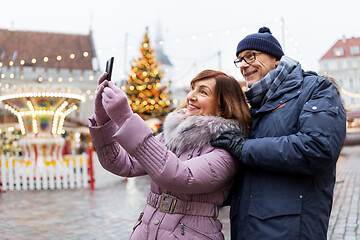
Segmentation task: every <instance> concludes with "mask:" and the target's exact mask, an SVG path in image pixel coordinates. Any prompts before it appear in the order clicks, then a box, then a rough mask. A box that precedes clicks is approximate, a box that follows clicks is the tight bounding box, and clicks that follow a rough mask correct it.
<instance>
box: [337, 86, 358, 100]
mask: <svg viewBox="0 0 360 240" xmlns="http://www.w3.org/2000/svg"><path fill="white" fill-rule="evenodd" d="M340 91H341V93H342V94H344V95H346V96H348V97H351V98H360V94H359V93H352V92H349V91H348V90H346V89H345V88H343V87H340Z"/></svg>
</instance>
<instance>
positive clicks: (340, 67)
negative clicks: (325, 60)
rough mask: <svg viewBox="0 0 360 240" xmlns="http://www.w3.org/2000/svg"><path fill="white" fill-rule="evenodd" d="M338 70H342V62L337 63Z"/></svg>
mask: <svg viewBox="0 0 360 240" xmlns="http://www.w3.org/2000/svg"><path fill="white" fill-rule="evenodd" d="M337 68H338V70H341V69H342V62H341V61H338V62H337Z"/></svg>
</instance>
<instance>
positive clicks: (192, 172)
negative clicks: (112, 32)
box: [89, 70, 251, 240]
mask: <svg viewBox="0 0 360 240" xmlns="http://www.w3.org/2000/svg"><path fill="white" fill-rule="evenodd" d="M105 77H106V73H104V74H103V75H102V76H101V77H100V79H99V84H100V85H99V87H98V89H97V93H96V97H95V111H94V115H93V116H92V117H90V118H89V128H90V136H91V139H92V141H93V144H94V146H95V148H96V149H97V154H98V157H99V161H100V163H101V165H102V166H103V167H104V168H105V169H107V170H108V171H110V172H112V173H114V174H117V175H119V176H123V177H136V176H143V175H149V176H150V179H151V180H150V182H151V189H150V193H149V195H148V198H147V203H146V206H145V208H144V210H143V212H142V213H141V214H140V217H139V219H138V221H137V223H136V225H135V227H134V230H133V232H132V234H131V236H130V239H139V240H145V239H149V240H154V239H165V240H169V239H214V240H215V239H224V236H223V234H222V232H221V230H222V224H221V223H220V221H219V220H218V219H217V217H218V213H219V207H220V206H221V205H222V204H223V202H224V201H225V199H226V198H227V196H228V193H229V189H230V187H231V184H232V181H233V177H234V176H235V174H236V172H237V170H238V168H239V164H238V161H237V160H236V159H234V158H233V157H232V156H231V155H230V154H229V153H228V152H227V151H225V150H223V149H221V148H214V147H212V146H211V145H210V140H214V139H216V138H217V137H218V136H219V135H220V134H221V133H223V132H225V131H230V130H231V131H234V132H237V133H238V134H239V135H241V134H244V135H247V133H248V129H249V127H250V124H251V116H250V112H249V108H248V105H247V103H246V101H245V96H244V94H243V92H242V90H241V88H240V86H239V84H238V82H237V81H236V80H235V79H234V78H233V77H231V76H228V75H226V74H225V73H223V72H219V71H214V70H205V71H202V72H200V73H199V74H198V75H197V76H196V77H195V78H194V79H193V80H192V81H191V90H190V92H189V93H188V95H187V101H186V104H185V105H184V107H182V108H179V109H178V110H176V111H174V112H172V113H170V114H168V115H167V116H166V119H165V121H164V126H163V130H164V131H163V132H162V133H160V134H159V135H157V136H156V137H155V136H154V135H153V132H152V131H151V130H150V128H149V127H148V126H147V125H146V123H145V122H144V121H143V120H142V119H141V118H140V117H139V116H138V115H137V114H134V113H133V112H132V110H131V108H130V106H129V103H128V99H127V97H126V94H125V93H124V92H122V91H121V90H120V89H119V88H118V87H116V86H115V85H114V84H113V83H112V82H108V81H107V80H104V79H105ZM120 211H121V210H120Z"/></svg>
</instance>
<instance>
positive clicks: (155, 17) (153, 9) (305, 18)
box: [0, 0, 360, 82]
mask: <svg viewBox="0 0 360 240" xmlns="http://www.w3.org/2000/svg"><path fill="white" fill-rule="evenodd" d="M333 2H335V3H333ZM359 9H360V1H359V0H342V1H328V0H320V1H314V0H311V1H310V0H302V1H286V0H272V1H269V0H252V1H241V0H230V1H226V0H224V1H218V0H217V1H212V0H191V1H190V0H181V1H180V0H153V1H145V0H131V1H130V0H102V1H98V0H96V1H95V0H61V1H46V0H33V1H28V0H12V1H2V3H1V10H2V11H1V14H0V28H5V29H14V30H34V31H51V32H63V33H79V34H87V33H88V32H89V30H90V28H92V31H93V37H94V41H95V47H96V49H97V52H98V57H99V63H100V67H101V69H102V70H103V69H104V67H103V66H105V62H106V60H107V58H108V57H110V56H115V58H116V59H115V68H116V70H115V72H114V75H115V76H114V78H116V79H120V78H121V77H123V75H125V73H126V72H127V71H129V69H130V63H131V61H132V60H133V59H135V58H137V57H138V56H139V51H138V50H139V47H140V44H141V41H142V39H143V36H144V33H145V28H146V26H148V27H149V34H150V44H151V46H152V47H155V39H156V37H157V35H158V34H159V32H160V33H161V35H162V37H163V40H164V45H163V48H164V51H165V53H166V54H167V55H168V57H169V59H170V61H171V62H172V63H173V65H174V74H173V80H174V81H177V82H180V81H185V80H184V78H186V79H187V80H186V81H187V82H188V81H189V80H190V79H188V78H189V75H190V76H192V77H193V76H194V75H195V73H197V72H199V71H201V70H202V69H204V68H213V69H221V70H223V71H225V72H227V73H230V74H232V75H233V76H234V77H235V78H237V79H239V80H241V79H242V77H241V74H240V72H239V71H238V69H236V68H235V66H234V65H233V60H234V59H235V49H236V46H237V43H238V42H239V41H240V40H241V39H242V38H243V37H245V36H246V35H247V34H250V33H255V32H257V31H258V29H259V27H261V26H264V25H265V26H268V27H269V28H270V30H271V31H272V32H273V34H274V36H275V37H276V38H277V39H278V40H279V42H280V43H281V44H282V45H283V48H284V51H285V54H286V55H288V56H290V57H292V58H295V59H297V60H300V62H301V63H302V64H303V66H304V68H305V69H307V70H315V71H318V61H319V59H320V58H321V56H322V55H323V54H325V52H326V51H327V50H328V49H329V48H330V47H331V46H332V45H333V44H334V43H335V42H336V41H337V40H338V39H341V38H342V37H343V36H345V37H346V38H350V37H360V24H359V23H360V15H359ZM282 19H283V21H284V23H285V25H284V26H285V27H283V25H282V24H281V23H282ZM159 26H160V27H159ZM126 35H127V36H128V37H127V38H126V37H125V36H126ZM283 36H284V38H283ZM125 39H127V45H126V46H127V47H125ZM125 49H126V50H125ZM219 52H220V53H221V54H220V57H219ZM124 62H125V63H124Z"/></svg>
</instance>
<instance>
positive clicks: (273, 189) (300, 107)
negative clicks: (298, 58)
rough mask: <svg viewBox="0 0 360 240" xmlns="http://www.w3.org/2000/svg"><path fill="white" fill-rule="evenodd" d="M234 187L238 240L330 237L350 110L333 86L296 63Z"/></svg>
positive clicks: (268, 108)
mask: <svg viewBox="0 0 360 240" xmlns="http://www.w3.org/2000/svg"><path fill="white" fill-rule="evenodd" d="M250 111H251V113H252V116H253V125H252V128H251V133H250V139H249V140H247V141H246V142H245V144H244V146H243V149H242V162H243V163H244V164H243V167H242V170H241V172H240V173H239V175H238V177H237V179H236V183H235V185H234V189H233V190H234V195H233V198H232V202H231V212H230V218H231V233H232V238H231V239H233V240H236V239H237V240H238V239H246V240H251V239H256V240H260V239H264V240H271V239H276V240H278V239H286V240H288V239H313V240H321V239H326V234H327V229H328V222H329V216H330V212H331V206H332V198H333V188H334V184H335V169H336V162H337V159H338V157H339V154H340V150H341V148H342V145H343V142H344V139H345V135H346V113H345V110H344V107H343V105H342V103H341V100H340V97H339V95H338V93H337V91H336V88H335V87H334V84H333V83H332V82H330V81H329V80H328V79H326V78H323V77H320V76H318V75H317V74H316V73H313V72H303V71H302V69H301V66H300V65H297V66H296V68H294V69H293V70H292V71H291V72H290V73H289V74H288V75H287V77H286V78H285V80H284V81H283V82H282V84H281V85H280V86H279V87H278V89H277V90H276V92H275V93H274V94H273V95H272V96H270V98H269V99H267V101H266V102H265V103H263V105H262V106H261V107H258V108H254V107H251V108H250Z"/></svg>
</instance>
